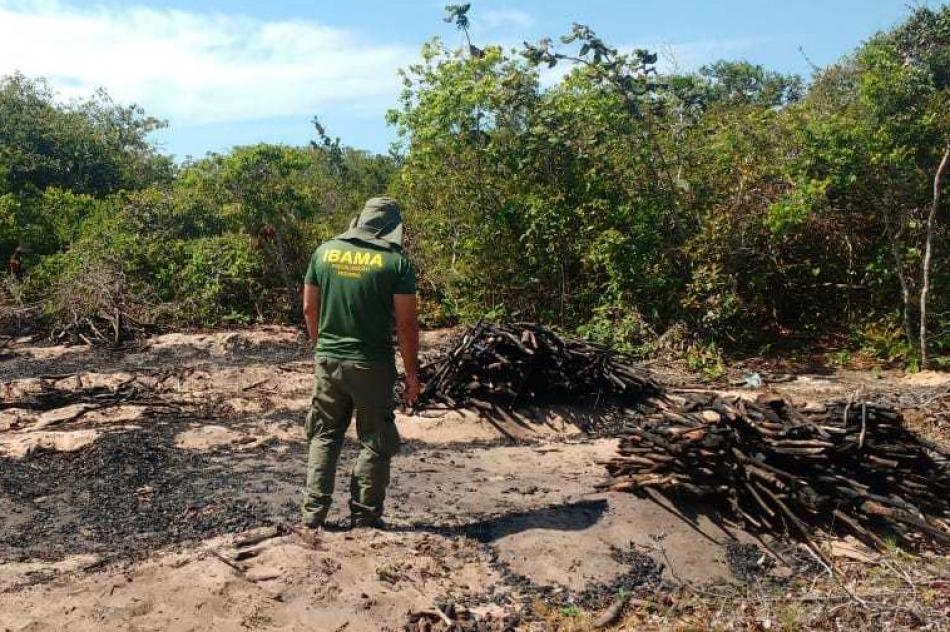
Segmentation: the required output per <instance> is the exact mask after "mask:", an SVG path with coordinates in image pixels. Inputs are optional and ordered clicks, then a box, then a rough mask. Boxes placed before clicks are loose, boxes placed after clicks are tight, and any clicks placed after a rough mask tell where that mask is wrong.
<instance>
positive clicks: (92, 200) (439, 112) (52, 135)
mask: <svg viewBox="0 0 950 632" xmlns="http://www.w3.org/2000/svg"><path fill="white" fill-rule="evenodd" d="M445 19H446V21H448V22H450V23H453V24H455V25H456V26H457V27H458V28H459V29H460V30H461V31H462V32H463V33H464V34H465V37H466V40H468V38H470V37H471V34H472V24H473V23H474V22H476V21H477V14H474V13H472V12H471V6H470V5H468V4H460V5H450V6H449V7H446V16H445ZM475 32H476V33H477V32H478V31H477V30H475ZM467 44H468V46H467V47H465V48H464V49H463V50H449V49H448V48H446V46H445V45H444V44H443V43H442V42H440V41H439V40H437V39H435V40H431V41H429V42H427V43H426V44H425V45H424V46H423V48H422V52H421V58H420V59H419V61H418V62H417V63H415V64H412V65H410V66H409V67H407V68H406V69H405V70H404V71H403V72H402V79H403V90H402V92H401V94H400V96H399V100H398V103H397V104H396V106H395V107H394V108H393V109H392V110H391V111H390V112H389V113H388V114H387V120H388V121H389V123H390V124H392V125H393V126H394V127H395V129H396V131H397V133H398V138H399V140H398V142H397V143H396V144H395V146H394V148H393V149H394V151H393V152H392V155H391V156H377V155H372V154H368V153H365V152H360V151H356V150H353V149H351V148H348V147H346V146H344V145H343V144H342V143H341V142H340V139H338V138H334V137H332V136H331V135H330V134H329V133H328V131H327V130H326V129H325V128H324V127H323V126H322V124H321V123H320V121H319V120H318V119H316V118H314V119H313V121H312V122H313V126H314V133H315V137H314V139H313V140H312V141H310V142H309V144H308V143H306V142H304V143H302V146H299V147H291V146H281V145H254V146H249V147H237V148H235V149H233V150H232V151H230V152H228V153H225V154H220V155H218V154H212V155H208V156H205V157H203V158H201V159H198V160H193V161H190V162H187V163H186V164H184V165H181V166H178V167H176V166H174V165H172V164H171V162H170V161H169V160H168V159H167V158H165V157H163V156H161V155H160V154H159V153H158V152H157V151H156V149H155V148H154V146H153V145H151V144H150V143H149V142H148V134H149V133H150V132H151V131H153V130H154V129H156V128H157V127H158V126H160V125H161V123H160V122H158V121H156V120H154V119H152V118H150V117H147V116H146V115H145V114H144V113H142V112H141V111H139V110H137V109H135V108H127V107H122V106H118V105H116V104H114V103H113V102H112V101H111V100H110V99H109V98H108V96H107V95H105V94H104V93H99V94H97V95H95V96H94V97H93V98H91V99H88V100H86V101H81V102H78V103H73V104H62V103H58V102H57V101H56V100H55V99H54V98H53V96H52V94H51V93H50V90H49V89H48V88H47V87H46V85H45V84H44V83H43V82H42V81H35V80H30V79H27V78H25V77H22V76H20V75H14V76H12V77H6V78H2V79H0V256H2V257H3V258H6V257H7V256H8V255H9V253H10V252H12V251H13V248H15V247H17V246H18V245H23V246H25V247H26V253H25V254H23V259H24V261H25V263H26V264H27V268H28V275H27V278H26V279H25V280H24V281H23V282H22V283H17V288H18V289H17V291H16V295H17V296H18V297H20V298H18V299H17V300H23V301H32V302H37V301H49V300H51V299H50V297H51V296H54V295H57V296H59V295H58V294H56V291H57V288H62V287H65V286H64V285H63V283H65V284H66V285H68V284H69V283H73V284H79V285H82V283H87V281H83V279H92V278H94V275H93V273H92V270H93V269H94V267H95V265H99V264H101V265H103V266H105V267H106V268H107V269H109V270H111V271H112V272H111V273H110V274H111V275H112V276H111V277H110V278H121V280H122V282H123V288H124V289H123V292H124V293H125V294H124V295H125V296H127V297H129V300H130V301H132V302H138V303H141V304H143V305H148V306H150V307H151V308H152V309H154V311H155V312H156V313H159V314H161V317H162V318H165V319H167V320H170V321H178V322H182V323H188V324H195V325H208V326H210V325H215V324H218V323H226V322H251V321H256V320H268V321H269V320H286V319H292V318H294V316H295V311H296V306H297V303H298V294H299V288H298V286H299V282H300V278H301V276H302V274H303V270H304V268H305V266H306V263H307V260H308V257H309V256H310V253H311V252H312V250H313V248H314V247H315V246H316V245H317V244H318V243H319V242H320V241H322V240H324V239H326V238H328V237H330V236H332V235H334V234H336V233H338V232H340V231H341V230H342V229H343V228H344V227H345V226H346V223H347V221H348V219H349V218H350V217H351V216H352V215H353V214H354V213H355V212H357V211H358V209H359V208H360V206H361V205H362V203H363V202H364V200H365V199H366V198H368V197H371V196H373V195H377V194H380V193H383V192H388V193H390V194H392V195H394V196H395V197H397V198H398V199H399V200H400V201H401V203H402V205H403V208H404V209H405V216H406V221H407V236H406V240H407V241H406V243H407V249H408V251H409V254H410V256H411V257H412V259H413V260H414V262H415V264H416V266H417V268H418V270H419V279H420V288H421V292H422V305H423V308H424V309H423V315H424V319H425V321H426V322H427V323H430V324H445V323H448V322H454V321H458V320H471V319H477V318H480V317H492V318H530V319H537V320H540V321H543V322H547V323H551V324H554V325H557V326H559V327H560V328H562V329H564V330H569V331H579V332H581V333H582V334H583V335H585V336H588V337H590V338H591V339H594V340H597V341H599V342H602V343H604V344H609V345H611V346H614V347H616V348H618V349H621V350H623V351H626V352H630V353H641V354H642V353H650V352H654V351H656V350H662V349H663V348H665V346H666V347H670V348H672V347H675V350H676V351H677V352H678V353H681V354H682V355H683V356H684V357H686V358H687V360H688V362H689V363H690V364H691V365H692V366H693V367H694V368H695V369H696V370H697V371H700V372H703V373H704V374H706V376H707V377H710V378H715V377H717V376H718V375H719V374H720V373H721V372H722V352H723V351H722V350H729V351H732V350H735V349H742V348H745V349H761V348H763V345H765V344H770V343H775V345H776V347H778V346H779V344H780V343H782V342H783V339H789V340H791V341H795V342H805V341H808V340H816V339H827V335H828V334H842V333H848V332H858V333H857V334H855V336H854V338H853V342H854V348H855V349H862V350H863V352H864V353H865V354H870V355H873V356H874V357H877V358H881V359H883V360H886V361H888V362H893V363H903V364H905V365H908V364H912V363H913V362H914V361H915V354H914V353H911V351H910V349H911V348H912V347H914V345H913V337H914V334H913V332H914V331H915V328H916V326H917V325H918V324H919V316H918V314H916V312H915V307H914V299H915V297H916V296H919V292H920V287H919V286H920V275H919V268H920V261H921V253H922V251H923V240H924V227H925V223H926V222H925V219H926V216H927V211H928V206H927V205H928V204H929V202H930V199H931V196H932V186H933V177H934V172H935V169H936V166H937V164H938V161H939V159H940V156H941V153H942V149H943V147H944V145H945V143H946V140H947V139H948V138H950V70H948V68H950V8H947V7H943V8H940V9H938V10H931V9H917V10H914V11H912V12H911V13H910V15H909V16H908V19H907V20H906V21H905V22H904V23H903V24H901V25H898V26H897V27H896V28H894V29H891V30H889V31H886V32H882V33H878V34H876V35H874V36H873V37H871V38H870V39H869V40H868V41H867V42H866V43H864V44H862V45H861V46H860V47H859V48H858V49H857V50H855V51H854V52H853V54H851V55H849V56H847V57H845V58H843V59H841V60H840V61H839V62H838V63H836V64H833V65H831V66H829V67H828V68H825V69H822V70H820V71H817V72H816V73H815V76H814V78H813V80H812V81H811V82H810V84H808V85H807V86H806V85H805V84H804V83H803V82H802V80H801V78H799V77H797V76H794V75H784V74H781V73H777V72H774V71H771V70H768V69H766V68H763V67H761V66H757V65H754V64H750V63H748V62H745V61H729V60H720V61H717V62H715V63H712V64H709V65H707V66H705V67H703V68H702V69H700V70H699V71H698V72H695V73H685V74H673V75H664V74H662V73H660V72H659V71H658V70H657V55H656V54H655V53H653V52H651V51H648V50H635V51H632V52H622V51H621V50H619V49H617V48H614V47H612V46H611V45H610V44H609V43H607V42H606V41H604V40H603V39H602V38H601V37H600V36H598V34H597V33H595V32H594V31H593V30H592V29H590V28H589V27H586V26H584V25H580V24H575V25H573V26H572V27H571V29H570V31H569V32H568V33H567V34H566V35H565V36H564V37H562V38H560V40H553V39H544V40H542V41H540V42H537V43H535V44H526V45H525V46H524V48H523V49H522V50H521V51H517V52H516V51H506V50H505V49H503V48H502V47H500V46H496V45H484V46H482V47H476V46H475V45H473V44H472V42H471V41H467ZM558 65H561V66H565V65H567V67H566V68H565V74H564V75H563V76H562V78H561V79H559V80H557V81H554V82H553V83H550V82H548V81H544V82H542V80H541V77H542V73H544V72H545V71H546V70H547V69H548V68H551V67H556V66H558ZM945 197H946V195H945ZM945 216H946V213H943V212H941V214H940V215H939V217H940V219H941V221H942V220H943V219H944V218H945ZM935 246H936V259H935V260H934V263H933V265H932V270H933V289H932V291H931V296H932V297H933V298H932V300H931V309H932V312H933V314H934V316H933V318H932V321H933V323H932V325H933V328H932V329H931V331H933V335H932V340H928V342H929V343H930V346H931V347H932V348H933V350H934V354H935V355H938V356H939V355H943V356H950V333H948V332H950V317H948V316H947V315H948V314H950V257H948V252H950V249H948V246H950V236H948V233H947V231H946V230H945V228H941V229H940V230H938V231H937V241H936V242H935ZM8 283H12V281H8ZM6 294H9V293H5V295H6ZM905 295H906V296H907V299H906V300H905V299H904V296H905ZM57 300H59V303H57V305H59V307H57V305H52V304H51V307H50V313H57V314H60V315H62V314H64V313H66V312H68V311H70V310H72V311H73V312H75V310H76V308H75V306H72V307H69V309H65V308H63V307H62V305H64V304H66V303H64V301H63V300H60V299H57ZM664 332H665V333H664ZM670 332H672V334H671V333H670ZM908 332H909V333H908ZM659 334H664V335H659ZM671 341H675V342H671Z"/></svg>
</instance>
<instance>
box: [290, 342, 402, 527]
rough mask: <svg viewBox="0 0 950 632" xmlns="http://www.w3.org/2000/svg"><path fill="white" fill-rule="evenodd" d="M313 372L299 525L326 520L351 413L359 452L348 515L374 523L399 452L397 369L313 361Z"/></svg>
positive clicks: (383, 364) (382, 364)
mask: <svg viewBox="0 0 950 632" xmlns="http://www.w3.org/2000/svg"><path fill="white" fill-rule="evenodd" d="M315 374H316V384H315V386H314V389H313V399H312V400H311V405H310V412H309V413H308V414H307V422H306V425H305V429H306V433H307V440H308V442H309V457H308V463H307V488H306V490H305V492H304V501H303V522H304V524H306V525H308V526H311V527H315V526H320V525H322V524H323V521H324V520H325V519H326V517H327V512H328V511H329V509H330V502H331V500H332V497H333V487H334V482H335V478H336V468H337V462H338V461H339V459H340V449H341V448H342V447H343V437H344V435H345V434H346V429H347V427H349V425H350V418H351V417H352V416H353V412H354V410H355V412H356V433H357V436H358V438H359V442H360V444H361V445H362V449H361V450H360V454H359V456H358V457H357V459H356V464H355V465H354V467H353V477H352V479H351V482H350V511H351V513H352V514H353V517H354V518H355V519H357V520H378V519H379V517H380V516H381V515H382V513H383V501H384V500H385V499H386V487H387V486H388V485H389V463H390V460H391V459H392V457H393V455H395V454H396V452H398V451H399V432H398V431H397V430H396V423H395V416H394V414H393V409H394V407H395V403H394V401H393V385H394V384H395V381H396V367H395V365H394V364H393V363H392V362H353V361H347V360H333V359H330V358H317V360H316V369H315Z"/></svg>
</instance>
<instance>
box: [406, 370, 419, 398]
mask: <svg viewBox="0 0 950 632" xmlns="http://www.w3.org/2000/svg"><path fill="white" fill-rule="evenodd" d="M403 398H405V400H406V405H407V406H415V404H416V400H418V399H419V376H418V375H415V374H413V375H406V390H405V391H403Z"/></svg>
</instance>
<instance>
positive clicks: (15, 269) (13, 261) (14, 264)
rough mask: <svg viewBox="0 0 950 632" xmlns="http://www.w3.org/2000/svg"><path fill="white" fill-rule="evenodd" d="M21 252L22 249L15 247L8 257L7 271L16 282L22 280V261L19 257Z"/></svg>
mask: <svg viewBox="0 0 950 632" xmlns="http://www.w3.org/2000/svg"><path fill="white" fill-rule="evenodd" d="M22 252H23V248H22V247H20V246H17V247H16V249H14V251H13V254H12V255H10V260H9V261H8V262H7V269H8V270H9V271H10V276H12V277H13V278H14V279H16V280H17V281H22V280H23V259H21V257H20V255H21V253H22Z"/></svg>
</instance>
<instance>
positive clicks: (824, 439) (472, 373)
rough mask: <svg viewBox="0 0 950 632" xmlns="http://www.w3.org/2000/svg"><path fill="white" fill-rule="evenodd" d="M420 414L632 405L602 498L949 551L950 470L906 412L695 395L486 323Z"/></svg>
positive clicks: (566, 343) (589, 350) (543, 332)
mask: <svg viewBox="0 0 950 632" xmlns="http://www.w3.org/2000/svg"><path fill="white" fill-rule="evenodd" d="M423 378H424V381H425V387H424V389H423V392H422V396H421V398H420V401H419V405H420V407H423V408H425V407H433V406H439V405H443V406H446V405H447V406H449V407H452V408H456V407H469V406H471V407H475V408H484V407H485V405H489V406H492V407H501V408H511V407H515V406H522V405H529V404H541V403H572V402H581V401H600V400H601V399H607V398H610V399H612V400H614V401H616V400H621V401H622V402H623V403H625V404H630V403H635V404H637V406H636V407H635V408H636V409H637V410H640V411H643V410H644V409H646V410H648V411H652V412H649V413H647V414H642V413H638V412H637V411H636V410H633V409H631V408H630V407H625V408H623V410H624V411H625V418H624V420H623V426H622V428H621V430H620V431H619V433H618V434H619V436H620V437H621V441H620V447H619V453H618V455H617V456H616V457H615V458H613V459H612V460H610V461H609V462H608V463H607V470H608V473H609V475H610V480H609V482H608V483H607V484H605V485H604V487H605V488H609V489H613V490H618V491H630V492H635V493H647V492H648V491H652V493H667V492H686V493H688V494H691V495H694V496H698V497H703V498H708V499H710V500H724V501H726V507H728V508H729V509H730V510H731V512H732V514H733V515H734V516H735V517H736V518H738V519H741V520H743V521H744V522H746V523H747V524H748V525H749V526H750V527H752V528H757V529H762V530H771V531H781V532H789V533H791V534H793V535H797V536H798V537H801V538H804V539H806V540H807V539H808V537H809V533H811V532H812V531H813V530H814V528H815V527H821V528H827V529H830V530H834V531H839V532H841V531H850V532H853V533H854V534H856V535H857V536H859V537H860V538H862V539H863V540H865V541H867V542H869V543H871V544H873V545H875V546H878V547H883V546H884V541H883V539H882V534H889V535H893V536H894V537H895V538H898V539H901V540H904V541H907V542H912V543H919V542H920V541H921V540H928V541H930V542H937V543H941V544H950V463H948V457H947V454H946V453H945V452H941V450H940V449H939V448H938V447H937V446H934V445H931V444H928V443H926V442H924V441H923V440H921V439H919V438H918V437H916V436H915V435H914V434H913V433H911V432H910V431H908V430H906V429H905V427H904V425H903V419H902V417H901V415H900V413H899V411H897V410H895V409H892V408H888V407H885V406H881V405H875V404H872V403H863V402H830V403H827V404H821V405H817V404H816V405H810V406H803V407H801V408H796V407H795V406H793V405H792V404H791V403H789V402H787V401H785V400H782V399H780V398H769V397H760V398H759V399H758V400H757V401H755V402H751V401H745V400H743V399H741V398H738V397H733V398H722V397H717V396H715V395H710V394H699V395H697V394H692V395H689V396H684V395H682V394H677V393H675V392H672V391H669V390H667V389H665V388H663V387H662V386H661V385H659V384H658V383H657V382H655V381H654V380H653V379H652V377H651V376H650V374H649V372H648V371H646V370H645V369H643V368H642V367H638V366H636V365H634V364H633V363H631V362H630V361H629V360H628V359H627V358H624V357H623V356H620V355H617V354H615V353H613V352H611V351H610V350H609V349H607V348H604V347H600V346H597V345H593V344H590V343H588V342H585V341H581V340H577V339H571V338H565V337H561V336H559V335H557V334H556V333H554V332H552V331H550V330H548V329H545V328H543V327H540V326H538V325H536V324H533V323H514V324H511V325H493V324H487V323H479V324H478V325H476V326H475V327H473V328H472V329H470V330H469V331H468V332H466V333H465V335H464V336H462V338H461V339H460V340H459V342H458V344H456V345H455V347H454V348H452V349H451V350H450V351H449V352H448V353H447V354H446V355H445V356H444V357H443V358H442V359H441V360H439V361H438V362H436V363H434V364H431V365H429V366H428V367H426V368H425V369H424V371H423Z"/></svg>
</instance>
